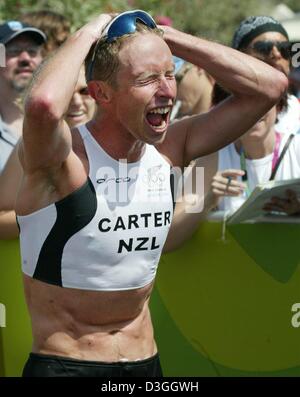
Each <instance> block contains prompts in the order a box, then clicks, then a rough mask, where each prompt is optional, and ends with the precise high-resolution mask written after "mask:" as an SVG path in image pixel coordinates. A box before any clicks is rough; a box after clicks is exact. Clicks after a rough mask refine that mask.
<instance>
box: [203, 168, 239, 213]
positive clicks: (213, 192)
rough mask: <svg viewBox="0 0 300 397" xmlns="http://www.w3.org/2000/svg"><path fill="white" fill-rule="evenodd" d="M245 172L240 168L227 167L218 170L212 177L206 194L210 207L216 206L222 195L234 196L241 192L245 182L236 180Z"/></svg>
mask: <svg viewBox="0 0 300 397" xmlns="http://www.w3.org/2000/svg"><path fill="white" fill-rule="evenodd" d="M244 174H245V172H244V171H242V170H235V169H228V170H222V171H218V172H217V173H216V174H215V176H214V177H213V179H212V183H211V187H210V191H209V193H208V196H209V198H210V202H211V207H212V208H214V207H217V206H218V204H219V201H220V199H221V198H222V197H225V196H230V197H236V196H240V195H241V194H243V192H244V190H245V189H246V184H245V183H243V182H240V181H238V180H237V178H238V177H241V176H243V175H244Z"/></svg>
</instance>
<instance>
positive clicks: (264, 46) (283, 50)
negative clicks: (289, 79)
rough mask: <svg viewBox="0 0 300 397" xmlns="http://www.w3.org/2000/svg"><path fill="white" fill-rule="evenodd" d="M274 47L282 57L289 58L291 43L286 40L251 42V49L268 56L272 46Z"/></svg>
mask: <svg viewBox="0 0 300 397" xmlns="http://www.w3.org/2000/svg"><path fill="white" fill-rule="evenodd" d="M274 46H275V47H276V48H277V49H278V51H280V54H281V56H282V57H283V58H285V59H289V58H290V55H291V45H290V43H289V42H288V41H282V42H275V41H257V42H256V43H254V44H253V49H254V50H255V51H256V52H258V53H259V54H261V55H263V56H269V55H270V54H271V51H272V49H273V47H274Z"/></svg>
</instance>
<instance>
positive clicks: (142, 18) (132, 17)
mask: <svg viewBox="0 0 300 397" xmlns="http://www.w3.org/2000/svg"><path fill="white" fill-rule="evenodd" d="M137 22H141V23H143V24H144V25H146V26H148V27H149V28H151V29H155V28H156V27H157V25H156V23H155V21H154V19H153V18H152V17H151V15H149V14H148V13H147V12H145V11H142V10H133V11H126V12H123V13H122V14H119V15H118V16H117V17H116V18H114V19H113V20H112V21H111V22H110V23H109V24H108V25H107V26H106V28H105V29H104V31H103V33H102V36H101V38H100V40H101V39H102V38H103V37H106V41H107V42H108V43H111V42H112V41H114V40H116V39H117V38H119V37H122V36H124V35H125V34H130V33H134V32H135V31H136V24H137ZM100 40H99V41H98V43H97V44H96V45H95V48H94V52H93V56H92V60H91V63H90V66H89V71H88V80H89V79H91V77H92V71H93V67H94V61H95V57H96V53H97V50H98V44H99V42H100Z"/></svg>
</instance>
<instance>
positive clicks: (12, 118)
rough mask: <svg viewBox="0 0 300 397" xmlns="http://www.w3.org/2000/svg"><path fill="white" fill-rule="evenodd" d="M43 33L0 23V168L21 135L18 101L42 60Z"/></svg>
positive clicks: (20, 114) (12, 23) (24, 25)
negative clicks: (1, 55) (2, 56)
mask: <svg viewBox="0 0 300 397" xmlns="http://www.w3.org/2000/svg"><path fill="white" fill-rule="evenodd" d="M45 41H46V36H45V34H44V33H43V32H42V31H41V30H39V29H36V28H34V27H32V26H30V25H28V24H23V23H22V22H19V21H8V22H5V23H3V24H2V25H0V43H1V44H4V45H5V50H6V66H5V67H4V68H0V92H1V95H0V134H1V135H0V171H1V170H2V169H3V167H4V165H5V163H6V161H7V158H8V156H9V154H10V153H11V151H12V150H13V147H14V146H15V144H16V142H17V140H18V139H19V137H20V136H21V133H22V126H23V112H22V109H21V107H20V103H19V102H20V101H21V98H22V95H23V94H24V92H25V90H26V88H27V87H28V85H29V83H30V81H31V78H32V74H33V72H34V70H35V69H36V68H37V66H38V65H39V64H40V62H41V61H42V51H41V49H42V44H43V43H45Z"/></svg>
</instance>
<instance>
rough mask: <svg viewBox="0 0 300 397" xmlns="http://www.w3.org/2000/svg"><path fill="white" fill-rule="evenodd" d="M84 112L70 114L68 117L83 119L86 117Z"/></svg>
mask: <svg viewBox="0 0 300 397" xmlns="http://www.w3.org/2000/svg"><path fill="white" fill-rule="evenodd" d="M84 114H85V113H84V112H83V111H80V112H72V113H68V114H67V117H72V118H77V117H83V116H84Z"/></svg>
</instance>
